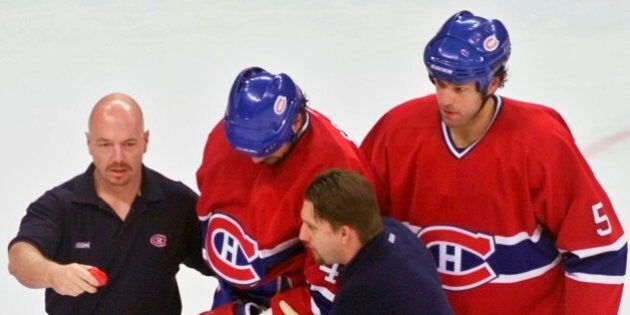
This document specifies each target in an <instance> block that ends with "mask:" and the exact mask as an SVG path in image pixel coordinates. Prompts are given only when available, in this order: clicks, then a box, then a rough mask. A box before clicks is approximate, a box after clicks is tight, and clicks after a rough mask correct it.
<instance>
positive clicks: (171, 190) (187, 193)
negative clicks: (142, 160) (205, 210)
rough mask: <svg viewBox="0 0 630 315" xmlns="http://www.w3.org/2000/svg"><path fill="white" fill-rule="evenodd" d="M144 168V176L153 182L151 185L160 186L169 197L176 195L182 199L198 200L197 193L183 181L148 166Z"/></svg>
mask: <svg viewBox="0 0 630 315" xmlns="http://www.w3.org/2000/svg"><path fill="white" fill-rule="evenodd" d="M143 167H144V171H145V173H144V176H145V178H146V179H147V180H149V181H151V184H153V185H158V186H159V187H161V188H162V189H163V190H164V192H165V193H167V194H168V195H176V196H181V197H189V198H196V197H197V193H196V192H194V191H193V190H192V189H191V188H190V187H188V186H187V185H186V184H184V183H183V182H181V181H177V180H173V179H171V178H169V177H167V176H166V175H164V174H162V173H160V172H158V171H156V170H154V169H151V168H149V167H147V166H143Z"/></svg>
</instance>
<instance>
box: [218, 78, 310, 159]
mask: <svg viewBox="0 0 630 315" xmlns="http://www.w3.org/2000/svg"><path fill="white" fill-rule="evenodd" d="M305 105H306V104H305V100H304V97H303V95H302V91H301V90H300V88H299V87H298V86H297V85H296V84H295V83H294V82H293V80H292V79H291V78H290V77H289V76H288V75H286V74H284V73H281V74H271V73H269V72H267V71H265V70H264V69H262V68H259V67H251V68H247V69H245V70H243V71H241V73H240V74H239V75H238V76H237V77H236V79H235V80H234V83H233V84H232V89H231V90H230V95H229V98H228V106H227V109H226V111H225V116H224V119H223V121H224V128H225V135H226V138H227V141H228V143H229V144H230V145H231V146H232V147H233V148H234V149H236V150H237V151H240V152H242V153H245V154H247V155H249V156H253V157H262V156H267V155H269V154H271V153H273V152H275V151H276V150H277V149H278V148H280V146H282V145H283V144H284V143H286V142H289V141H292V140H293V139H294V138H295V132H294V131H293V128H292V124H293V120H294V119H295V117H296V115H298V113H299V112H300V110H301V109H302V108H304V107H305Z"/></svg>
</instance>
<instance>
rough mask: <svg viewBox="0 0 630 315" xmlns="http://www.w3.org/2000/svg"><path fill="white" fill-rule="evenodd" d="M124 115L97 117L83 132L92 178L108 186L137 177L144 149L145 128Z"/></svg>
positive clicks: (126, 182) (116, 185) (115, 185)
mask: <svg viewBox="0 0 630 315" xmlns="http://www.w3.org/2000/svg"><path fill="white" fill-rule="evenodd" d="M128 118H129V117H126V116H124V115H121V116H120V117H117V116H115V115H114V116H112V117H108V119H103V120H97V121H95V122H94V123H93V124H92V125H91V126H90V131H89V133H87V134H86V136H87V140H88V148H89V151H90V154H91V155H92V159H93V162H94V166H95V168H96V172H95V179H96V181H98V182H99V183H101V184H104V185H108V186H110V187H124V186H127V185H129V184H130V183H137V181H139V180H140V178H141V176H142V175H141V171H142V170H141V169H142V156H143V155H144V152H146V149H147V143H148V139H149V133H148V131H143V130H142V124H141V123H140V122H139V121H136V120H135V119H128Z"/></svg>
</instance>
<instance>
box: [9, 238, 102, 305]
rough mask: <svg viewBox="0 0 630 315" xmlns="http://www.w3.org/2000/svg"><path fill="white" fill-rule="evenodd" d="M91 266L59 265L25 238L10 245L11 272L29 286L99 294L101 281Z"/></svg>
mask: <svg viewBox="0 0 630 315" xmlns="http://www.w3.org/2000/svg"><path fill="white" fill-rule="evenodd" d="M90 267H91V266H87V265H80V264H76V263H73V264H68V265H61V264H57V263H55V262H53V261H50V260H48V259H46V258H45V257H44V256H43V255H42V254H41V252H40V251H39V250H38V249H37V248H35V247H34V246H33V245H31V244H29V243H27V242H23V241H18V242H16V243H13V244H12V245H11V247H10V248H9V272H10V273H11V274H12V275H13V276H15V278H16V279H17V280H18V281H19V282H20V283H22V284H23V285H24V286H26V287H29V288H52V289H53V290H55V291H56V292H57V293H59V294H61V295H69V296H79V295H80V294H82V293H84V292H88V293H95V292H96V287H97V286H98V284H99V283H98V280H97V279H96V278H94V276H92V275H91V274H90V272H89V271H88V269H89V268H90Z"/></svg>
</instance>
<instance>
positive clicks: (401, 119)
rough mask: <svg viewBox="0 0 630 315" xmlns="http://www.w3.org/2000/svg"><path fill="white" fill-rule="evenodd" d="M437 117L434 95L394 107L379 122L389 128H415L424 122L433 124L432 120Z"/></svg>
mask: <svg viewBox="0 0 630 315" xmlns="http://www.w3.org/2000/svg"><path fill="white" fill-rule="evenodd" d="M437 115H439V112H438V107H437V98H436V97H435V94H430V95H426V96H423V97H419V98H414V99H411V100H408V101H405V102H403V103H401V104H398V105H396V106H394V107H393V108H392V109H390V110H389V111H387V112H386V113H385V114H384V115H383V116H382V117H381V119H380V120H379V122H380V124H384V125H390V126H406V125H412V126H416V125H419V124H421V123H423V122H424V121H425V120H428V121H432V122H434V120H433V119H432V118H433V117H437ZM432 125H434V124H432Z"/></svg>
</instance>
